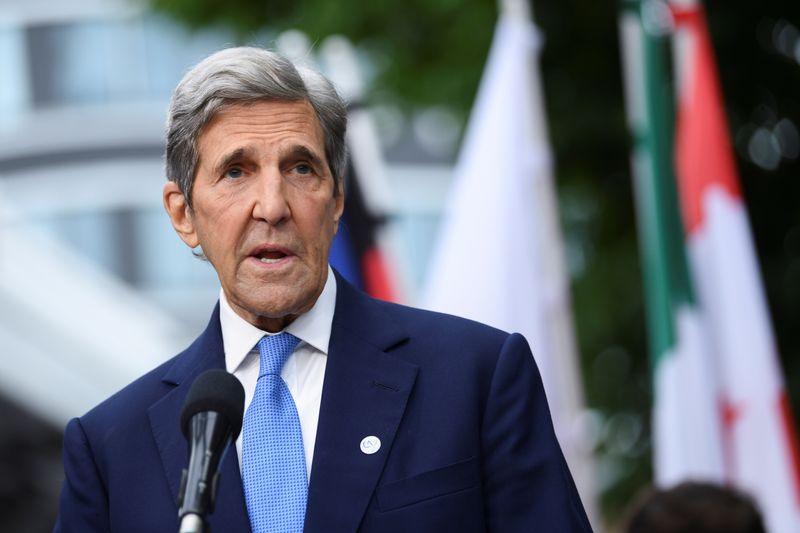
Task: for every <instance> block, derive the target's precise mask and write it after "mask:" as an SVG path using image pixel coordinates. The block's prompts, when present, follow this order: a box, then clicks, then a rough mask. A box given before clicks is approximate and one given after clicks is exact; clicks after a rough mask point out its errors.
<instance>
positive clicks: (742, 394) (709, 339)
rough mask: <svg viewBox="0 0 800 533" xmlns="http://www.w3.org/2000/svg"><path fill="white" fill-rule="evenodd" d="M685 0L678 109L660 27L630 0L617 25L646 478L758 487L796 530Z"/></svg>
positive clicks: (766, 506)
mask: <svg viewBox="0 0 800 533" xmlns="http://www.w3.org/2000/svg"><path fill="white" fill-rule="evenodd" d="M682 6H683V7H681V8H677V7H674V8H673V11H672V14H673V16H674V21H675V24H676V28H675V30H676V33H675V44H676V46H675V50H676V51H677V52H678V54H677V55H676V57H675V64H676V65H677V67H678V69H677V70H678V80H679V87H680V93H679V103H678V110H677V113H674V110H673V108H672V88H671V86H670V83H669V76H668V73H667V72H666V45H667V44H668V42H669V41H668V39H669V36H668V35H667V33H666V32H665V31H664V30H665V28H663V27H662V28H657V27H654V26H653V25H652V22H653V21H652V20H651V21H649V23H648V24H644V23H643V21H642V20H641V19H640V17H643V16H644V17H646V16H647V10H644V9H638V8H639V7H642V6H640V5H638V4H637V3H633V4H631V5H629V6H628V8H627V13H626V14H625V15H624V16H623V19H622V25H621V29H622V32H621V33H622V36H623V56H624V58H625V65H626V68H625V71H626V78H627V79H626V82H627V83H626V87H627V90H628V94H627V98H626V100H627V101H628V111H629V119H630V122H631V127H632V129H633V132H634V136H633V137H634V139H635V140H636V145H635V149H634V156H633V164H634V180H635V181H634V184H635V192H636V203H637V215H638V226H639V231H640V241H641V243H642V246H641V248H642V262H643V272H644V277H645V296H646V301H647V311H648V313H647V315H648V326H649V332H650V351H651V356H652V358H653V364H652V367H653V374H654V375H653V387H654V393H655V394H654V396H655V400H654V407H653V436H654V443H653V448H654V450H653V451H654V458H653V467H654V473H655V478H656V482H657V483H658V484H659V485H662V486H670V485H674V484H676V483H678V482H681V481H684V480H687V479H692V480H702V481H711V482H717V483H729V484H732V485H734V486H736V487H738V488H740V489H742V490H744V491H746V492H748V493H749V494H751V495H752V496H753V497H754V498H755V499H756V501H757V502H758V504H759V507H760V508H761V510H762V512H763V514H764V517H765V519H766V522H767V526H768V530H769V531H772V532H775V533H788V532H790V531H800V499H799V498H798V496H800V492H798V476H797V472H798V468H797V465H798V462H797V451H796V450H797V447H796V444H795V438H794V429H793V424H792V421H791V415H790V413H789V408H788V401H787V399H786V394H785V391H784V388H783V383H782V379H781V373H780V369H779V365H778V355H777V352H776V348H775V342H774V339H773V336H772V331H771V327H770V323H769V317H768V313H767V307H766V303H765V300H764V295H763V292H762V289H761V283H760V278H759V273H758V266H757V263H756V258H755V253H754V250H753V245H752V239H751V237H750V230H749V226H748V221H747V214H746V212H745V208H744V205H743V202H742V196H741V192H740V189H739V185H738V178H737V175H736V168H735V164H734V157H733V151H732V149H731V144H730V141H729V138H728V128H727V124H726V120H725V114H724V106H723V102H722V95H721V92H720V88H719V82H718V80H717V77H716V67H715V65H714V59H713V52H712V48H711V42H710V39H709V35H708V32H707V29H706V26H705V21H704V18H703V15H702V12H701V11H700V8H699V7H697V6H696V5H694V4H692V3H690V2H689V3H687V2H683V3H682ZM642 13H644V15H642ZM651 14H652V13H651ZM645 27H648V31H644V28H645ZM659 30H660V31H659ZM673 124H676V125H677V128H676V130H677V131H676V133H675V132H673V127H672V126H673ZM674 133H675V134H674ZM673 134H674V135H673Z"/></svg>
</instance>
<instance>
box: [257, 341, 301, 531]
mask: <svg viewBox="0 0 800 533" xmlns="http://www.w3.org/2000/svg"><path fill="white" fill-rule="evenodd" d="M298 342H300V339H298V338H297V337H295V336H293V335H291V334H289V333H285V332H284V333H279V334H278V335H265V336H264V337H262V338H261V340H260V341H258V351H259V353H260V354H261V370H260V371H259V373H258V383H257V384H256V391H255V393H254V394H253V400H252V402H251V403H250V407H249V408H248V409H247V413H246V414H245V416H244V429H243V435H242V481H243V482H244V495H245V501H246V502H247V514H248V515H249V517H250V526H251V527H252V529H253V533H294V532H297V533H300V532H302V531H303V523H304V520H305V516H306V500H307V498H308V478H307V477H306V475H307V474H306V459H305V452H304V450H303V435H302V433H301V431H300V418H299V417H298V416H297V407H296V406H295V404H294V400H293V399H292V395H291V393H289V389H288V387H287V386H286V383H285V382H284V381H283V378H281V368H283V364H284V363H285V362H286V360H287V359H288V358H289V355H290V354H291V353H292V351H293V350H294V348H295V346H297V343H298Z"/></svg>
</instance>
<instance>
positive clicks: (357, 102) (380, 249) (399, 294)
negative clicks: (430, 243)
mask: <svg viewBox="0 0 800 533" xmlns="http://www.w3.org/2000/svg"><path fill="white" fill-rule="evenodd" d="M319 55H320V59H321V62H322V64H323V65H324V66H325V71H326V73H327V75H328V77H329V78H330V79H331V80H332V81H333V83H334V84H335V85H336V86H337V89H338V90H339V92H340V94H342V96H343V97H344V98H345V99H346V100H347V101H348V102H349V105H348V128H347V139H346V142H347V148H348V151H349V155H350V157H349V164H348V166H347V171H346V175H345V176H344V182H345V183H344V185H345V186H344V189H345V203H344V213H343V215H342V219H341V221H340V223H339V230H338V232H337V233H336V237H335V238H334V240H333V244H332V245H331V250H330V254H329V262H330V264H331V266H333V267H334V268H336V270H338V271H339V273H340V274H342V276H344V278H345V279H347V280H348V281H349V282H350V283H352V284H353V285H355V286H357V287H358V288H360V289H362V290H363V291H365V292H366V293H367V294H369V295H370V296H374V297H375V298H380V299H382V300H388V301H394V302H397V301H401V300H402V299H403V294H404V292H405V291H403V290H402V288H403V287H402V286H401V285H402V284H401V280H400V278H399V274H400V271H401V270H402V269H403V266H404V265H403V264H402V261H401V260H400V259H399V257H398V255H399V254H398V252H397V250H399V249H400V247H399V246H398V245H397V244H396V242H397V238H396V236H395V235H394V233H393V232H392V231H391V228H390V227H389V224H388V222H389V216H388V214H389V211H390V206H391V205H392V200H391V193H390V187H389V184H388V178H387V176H386V169H385V164H384V159H383V154H382V152H381V147H380V142H379V139H378V134H377V131H376V128H375V125H374V123H373V121H372V117H371V115H370V113H369V111H368V109H367V108H366V107H365V106H364V105H363V103H362V101H363V98H364V92H365V87H364V84H363V82H362V75H361V70H360V68H359V61H358V58H357V54H356V51H355V49H354V47H353V45H352V43H350V41H349V40H347V39H346V38H345V37H342V36H336V35H334V36H331V37H328V38H327V39H325V41H323V43H322V45H321V46H320V48H319Z"/></svg>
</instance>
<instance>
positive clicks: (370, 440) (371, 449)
mask: <svg viewBox="0 0 800 533" xmlns="http://www.w3.org/2000/svg"><path fill="white" fill-rule="evenodd" d="M380 449H381V439H379V438H378V437H376V436H375V435H370V436H369V437H364V438H363V439H361V451H362V453H365V454H367V455H372V454H373V453H375V452H377V451H378V450H380Z"/></svg>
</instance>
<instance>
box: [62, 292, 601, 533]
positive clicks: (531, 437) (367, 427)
mask: <svg viewBox="0 0 800 533" xmlns="http://www.w3.org/2000/svg"><path fill="white" fill-rule="evenodd" d="M337 281H338V291H337V299H336V311H335V314H334V319H333V328H332V331H331V340H330V348H329V354H328V362H327V367H326V370H325V381H324V385H323V392H322V404H321V409H320V415H319V426H318V429H317V438H316V445H315V450H314V459H313V465H312V466H313V467H312V470H311V480H310V484H309V493H308V508H307V514H306V524H305V531H306V532H326V533H329V532H339V531H341V532H354V531H361V532H380V533H391V532H428V531H430V532H447V531H454V532H460V533H466V532H473V531H474V532H482V531H494V532H503V533H513V532H517V531H520V532H522V531H524V532H531V531H541V532H575V531H578V532H583V531H591V528H590V526H589V523H588V521H587V519H586V515H585V513H584V510H583V506H582V505H581V502H580V499H579V498H578V495H577V492H576V490H575V486H574V484H573V481H572V477H571V475H570V473H569V470H568V469H567V466H566V463H565V462H564V458H563V456H562V454H561V450H560V448H559V446H558V443H557V441H556V438H555V434H554V432H553V426H552V423H551V420H550V414H549V410H548V407H547V402H546V400H545V395H544V390H543V388H542V383H541V379H540V377H539V373H538V370H537V369H536V365H535V363H534V360H533V357H532V356H531V352H530V349H529V348H528V345H527V343H526V342H525V340H524V338H523V337H521V336H520V335H518V334H512V335H509V334H507V333H504V332H501V331H498V330H495V329H492V328H489V327H487V326H484V325H480V324H477V323H475V322H470V321H467V320H464V319H460V318H455V317H451V316H447V315H440V314H436V313H430V312H426V311H420V310H416V309H411V308H407V307H403V306H399V305H394V304H389V303H385V302H380V301H377V300H373V299H371V298H369V297H367V296H365V295H364V294H362V293H360V292H358V291H357V290H356V289H354V288H353V287H351V286H350V285H348V284H347V283H346V282H345V281H344V280H342V279H341V278H339V279H338V280H337ZM224 364H225V363H224V355H223V347H222V334H221V331H220V325H219V307H217V309H215V311H214V313H213V315H212V317H211V320H210V322H209V324H208V327H207V328H206V330H205V331H204V332H203V334H202V335H200V337H198V338H197V340H196V341H195V342H194V343H193V344H192V345H191V346H189V348H188V349H186V350H185V351H184V352H182V353H181V354H179V355H178V356H176V357H175V358H173V359H171V360H169V361H168V362H166V363H165V364H163V365H161V366H160V367H158V368H156V369H155V370H153V371H152V372H150V373H148V374H147V375H145V376H143V377H142V378H140V379H138V380H137V381H135V382H134V383H132V384H131V385H129V386H128V387H126V388H125V389H123V390H122V391H120V392H119V393H117V394H115V395H114V396H112V397H111V398H109V399H108V400H106V401H105V402H103V403H102V404H100V405H99V406H98V407H96V408H95V409H93V410H92V411H90V412H89V413H87V414H86V415H84V416H82V417H80V418H76V419H73V420H72V421H70V423H69V424H68V425H67V428H66V431H65V434H64V470H65V480H64V485H63V488H62V493H61V500H60V510H59V517H58V521H57V523H56V526H55V531H57V532H65V533H70V532H76V533H94V532H114V533H126V532H131V533H133V532H135V533H158V532H169V533H174V532H176V531H177V530H178V519H177V514H178V508H177V505H176V503H175V502H176V498H177V494H178V486H179V483H180V478H181V470H182V469H183V468H184V467H185V466H186V464H187V462H188V446H187V443H186V441H185V440H184V437H183V435H182V434H181V431H180V428H179V425H180V424H179V420H180V411H181V408H182V406H183V402H184V398H185V397H186V393H187V391H188V389H189V387H190V385H191V383H192V381H193V380H194V378H195V377H197V375H199V374H200V373H201V372H203V371H204V370H206V369H209V368H214V367H217V368H224ZM368 435H375V436H377V437H378V438H379V439H380V441H381V447H380V450H379V451H378V452H377V453H375V454H372V455H367V454H364V453H362V452H361V450H360V447H359V444H360V442H361V440H362V439H363V438H364V437H365V436H368ZM209 522H210V526H211V530H212V531H214V532H215V533H227V532H233V533H238V532H249V531H250V525H249V522H248V518H247V510H246V507H245V501H244V495H243V489H242V480H241V477H240V475H239V465H238V461H237V457H236V453H235V450H234V449H233V447H231V448H229V453H227V454H226V456H225V458H224V460H223V462H222V465H221V474H220V480H219V493H218V497H217V502H216V509H215V511H214V512H213V513H212V514H211V516H210V519H209Z"/></svg>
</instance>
